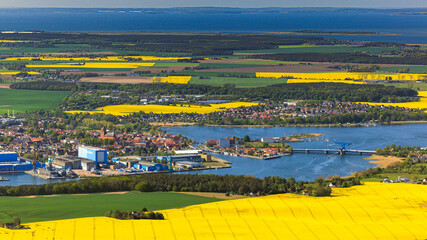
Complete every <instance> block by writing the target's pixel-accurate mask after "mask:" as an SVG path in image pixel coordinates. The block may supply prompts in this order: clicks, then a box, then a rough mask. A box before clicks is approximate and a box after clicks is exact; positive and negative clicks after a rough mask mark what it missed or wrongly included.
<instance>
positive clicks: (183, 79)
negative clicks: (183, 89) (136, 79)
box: [153, 76, 191, 84]
mask: <svg viewBox="0 0 427 240" xmlns="http://www.w3.org/2000/svg"><path fill="white" fill-rule="evenodd" d="M190 80H191V76H169V77H153V83H176V84H188V82H189V81H190Z"/></svg>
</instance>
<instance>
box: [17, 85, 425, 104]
mask: <svg viewBox="0 0 427 240" xmlns="http://www.w3.org/2000/svg"><path fill="white" fill-rule="evenodd" d="M11 88H13V89H32V90H58V91H70V90H72V91H74V90H77V91H89V90H111V91H112V90H120V91H123V92H127V93H128V94H129V93H131V94H138V95H171V94H172V95H178V96H179V95H207V96H210V97H214V98H215V96H218V97H217V98H218V99H224V98H225V99H230V100H239V99H247V100H251V101H264V100H273V101H283V100H286V99H301V100H339V101H353V102H405V101H413V100H414V99H416V97H417V95H418V93H417V91H415V90H412V89H407V88H396V87H393V86H384V85H367V84H344V83H296V84H277V85H271V86H267V87H259V88H235V87H234V86H225V87H224V86H206V85H196V84H169V83H155V84H138V85H136V84H115V83H64V82H44V81H37V82H28V83H15V84H12V85H11ZM220 96H222V97H220ZM224 96H225V97H224ZM95 100H96V101H99V99H92V101H95ZM66 101H72V96H70V97H68V98H67V99H66ZM82 101H83V100H82ZM84 101H89V102H87V103H85V104H84V105H87V104H90V101H91V99H90V98H85V99H84ZM96 101H95V102H93V104H95V105H96Z"/></svg>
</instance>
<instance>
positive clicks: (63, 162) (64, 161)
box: [52, 155, 96, 171]
mask: <svg viewBox="0 0 427 240" xmlns="http://www.w3.org/2000/svg"><path fill="white" fill-rule="evenodd" d="M52 165H53V166H54V167H57V168H70V169H83V170H87V171H90V170H92V169H94V168H96V163H95V162H94V161H92V160H89V159H85V158H81V157H77V156H68V155H63V156H57V157H55V159H54V160H53V163H52Z"/></svg>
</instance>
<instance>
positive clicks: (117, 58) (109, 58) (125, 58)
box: [0, 56, 190, 62]
mask: <svg viewBox="0 0 427 240" xmlns="http://www.w3.org/2000/svg"><path fill="white" fill-rule="evenodd" d="M130 59H133V60H141V61H168V60H179V59H190V58H189V57H156V56H107V57H93V58H90V57H69V58H64V57H49V56H40V57H9V58H4V59H1V60H0V61H31V60H41V61H112V62H120V61H122V62H124V61H128V60H130Z"/></svg>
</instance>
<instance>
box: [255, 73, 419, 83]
mask: <svg viewBox="0 0 427 240" xmlns="http://www.w3.org/2000/svg"><path fill="white" fill-rule="evenodd" d="M256 76H257V77H259V78H282V77H283V78H287V77H290V78H296V79H306V80H363V79H378V80H387V79H388V80H402V81H416V80H424V79H427V74H408V73H394V74H378V73H363V72H323V73H273V72H257V73H256Z"/></svg>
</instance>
